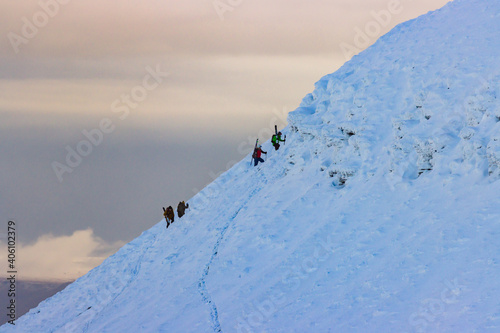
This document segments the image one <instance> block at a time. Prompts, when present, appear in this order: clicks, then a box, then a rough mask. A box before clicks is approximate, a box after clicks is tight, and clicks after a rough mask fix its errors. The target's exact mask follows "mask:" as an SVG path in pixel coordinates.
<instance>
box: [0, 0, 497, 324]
mask: <svg viewBox="0 0 500 333" xmlns="http://www.w3.org/2000/svg"><path fill="white" fill-rule="evenodd" d="M499 35H500V2H498V1H497V0H481V1H478V0H456V1H454V2H452V3H450V4H448V5H447V6H445V7H444V8H443V9H441V10H438V11H436V12H432V13H429V14H427V15H425V16H422V17H420V18H418V19H415V20H412V21H410V22H407V23H404V24H401V25H399V26H397V27H396V28H395V29H393V30H392V31H391V32H390V33H389V34H387V35H385V36H384V37H382V38H381V39H380V40H379V41H378V42H377V43H376V44H375V45H374V46H372V47H371V48H369V49H368V50H366V51H365V52H363V53H361V54H360V55H359V56H356V57H354V58H353V59H352V60H351V61H350V62H348V63H347V64H346V65H345V66H344V67H342V68H341V69H340V70H339V71H337V72H336V73H334V74H331V75H328V76H325V77H324V78H322V79H321V80H320V81H319V82H318V83H317V84H316V89H315V90H314V92H313V93H312V94H310V95H308V96H306V97H305V98H304V101H303V103H302V104H301V106H300V107H299V108H298V109H297V110H296V111H294V112H292V113H291V114H290V116H289V126H288V127H287V128H286V129H285V130H284V131H283V132H284V133H285V134H286V135H287V141H286V144H285V145H283V146H282V148H281V149H280V150H279V151H278V152H275V151H274V150H273V148H272V147H271V146H270V144H269V143H266V144H265V145H264V150H267V151H268V152H269V154H268V158H267V161H266V162H265V163H264V164H262V165H259V166H258V167H256V168H254V167H250V164H249V158H245V159H244V160H243V161H242V162H240V163H239V164H237V165H236V166H235V167H233V168H232V169H231V170H229V171H228V172H226V173H224V174H223V175H222V176H220V177H219V178H218V179H217V180H216V181H215V182H213V183H212V184H211V185H209V186H208V187H207V188H205V189H204V190H203V191H201V192H200V193H199V194H198V195H196V196H195V197H194V198H193V199H192V200H190V202H189V203H190V206H191V207H192V208H191V209H190V210H188V212H187V214H186V215H185V216H184V217H183V218H182V219H181V220H179V221H176V222H175V223H174V224H173V225H172V226H171V227H170V228H169V229H168V230H166V229H165V226H164V222H160V223H158V224H157V225H156V226H155V227H153V228H151V229H150V230H148V231H146V232H144V233H143V234H142V235H141V236H140V237H138V238H137V239H136V240H134V241H133V242H131V243H129V244H127V245H126V246H124V247H123V248H122V249H121V250H120V251H118V252H117V253H116V254H115V255H113V256H111V257H110V258H108V259H107V260H106V261H105V262H104V263H103V264H102V265H100V266H99V267H97V268H95V269H94V270H92V271H91V272H89V273H88V274H87V275H85V276H84V277H82V278H80V279H78V280H77V281H76V282H75V283H73V284H71V285H70V286H68V287H67V288H66V289H65V290H64V291H62V292H60V293H58V294H57V295H55V296H54V297H52V298H50V299H48V300H46V301H44V302H42V303H41V304H40V305H39V306H38V308H36V309H33V310H31V311H30V312H29V313H28V314H26V315H25V316H23V317H22V318H20V319H18V321H17V323H16V326H15V327H12V326H9V325H4V326H3V327H1V328H0V331H1V332H11V331H18V332H500V282H499V281H500V278H499V276H500V266H499V265H500V241H499V239H500V205H499V204H498V194H499V193H500V181H499V178H500V102H499V100H498V96H500V75H499V74H498V70H500V57H499V54H500V39H499V38H498V36H499Z"/></svg>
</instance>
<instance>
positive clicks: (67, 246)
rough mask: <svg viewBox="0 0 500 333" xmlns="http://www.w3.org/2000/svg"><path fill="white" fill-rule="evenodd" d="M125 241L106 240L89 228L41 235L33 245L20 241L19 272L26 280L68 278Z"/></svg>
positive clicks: (114, 250)
mask: <svg viewBox="0 0 500 333" xmlns="http://www.w3.org/2000/svg"><path fill="white" fill-rule="evenodd" d="M124 244H125V243H124V242H121V241H118V242H115V243H107V242H105V241H104V240H103V239H101V238H99V237H97V236H96V235H94V231H93V230H92V229H87V230H79V231H75V232H74V233H73V234H72V235H71V236H60V237H55V236H53V235H51V234H48V235H43V236H41V237H39V238H38V240H37V241H36V242H35V243H34V244H32V245H24V244H22V243H21V244H19V246H18V253H19V256H18V259H17V260H18V272H19V276H20V277H21V278H23V279H25V280H37V281H45V280H47V281H48V280H61V281H71V280H74V279H76V278H78V277H80V276H82V275H84V274H85V273H87V272H88V271H89V270H91V269H92V268H94V267H96V266H98V265H100V264H101V263H102V261H103V260H104V259H106V258H107V257H108V256H110V255H111V254H113V253H115V252H116V251H117V250H118V249H119V248H120V247H121V246H123V245H124Z"/></svg>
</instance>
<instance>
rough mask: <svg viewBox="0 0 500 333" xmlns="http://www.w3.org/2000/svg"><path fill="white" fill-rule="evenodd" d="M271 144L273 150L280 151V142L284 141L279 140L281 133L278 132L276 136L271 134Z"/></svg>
mask: <svg viewBox="0 0 500 333" xmlns="http://www.w3.org/2000/svg"><path fill="white" fill-rule="evenodd" d="M271 142H272V144H273V146H274V149H276V150H278V149H280V142H285V140H283V139H282V138H281V132H278V133H277V134H273V137H272V138H271Z"/></svg>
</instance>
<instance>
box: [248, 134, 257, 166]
mask: <svg viewBox="0 0 500 333" xmlns="http://www.w3.org/2000/svg"><path fill="white" fill-rule="evenodd" d="M258 144H259V139H257V140H255V147H254V148H253V151H252V159H251V160H250V166H252V162H253V158H254V154H255V149H257V145H258Z"/></svg>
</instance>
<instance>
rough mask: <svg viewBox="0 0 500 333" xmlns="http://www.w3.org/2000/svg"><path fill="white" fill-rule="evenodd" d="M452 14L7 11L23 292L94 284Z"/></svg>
mask: <svg viewBox="0 0 500 333" xmlns="http://www.w3.org/2000/svg"><path fill="white" fill-rule="evenodd" d="M447 2H448V1H447V0H419V1H412V0H400V1H398V0H390V1H388V0H330V1H325V0H311V1H297V0H286V1H285V0H276V1H264V0H254V1H244V0H184V1H173V0H164V1H151V0H128V1H124V0H120V1H118V0H108V1H98V0H87V1H76V0H73V1H71V0H40V1H22V2H19V1H9V0H0V35H1V36H2V38H1V39H0V119H1V120H0V170H1V173H0V218H1V219H2V225H3V227H2V228H3V230H0V241H1V242H2V248H4V250H2V253H1V254H0V260H2V265H3V263H4V262H6V249H5V242H6V232H7V222H8V221H9V220H14V221H15V222H16V238H17V247H18V249H17V251H18V265H19V277H20V278H22V279H29V280H43V281H69V280H73V279H75V278H77V277H79V276H81V275H83V274H85V273H86V272H87V271H88V270H89V269H91V268H93V267H95V266H96V265H98V264H99V263H100V262H102V260H103V259H104V258H106V257H107V256H109V255H110V254H112V253H114V252H115V251H116V250H117V249H118V248H119V247H120V246H122V245H124V244H125V243H127V242H129V241H131V240H132V239H134V238H135V237H137V236H138V235H140V234H141V232H142V231H144V230H146V229H148V228H150V227H151V226H153V225H154V224H156V223H157V222H159V221H160V220H162V218H163V216H162V207H164V206H167V205H172V206H174V207H176V205H177V203H178V202H179V201H181V200H188V199H189V198H191V197H192V196H193V195H194V194H196V193H197V192H198V191H199V190H200V189H202V188H203V187H204V186H205V185H206V184H208V183H210V182H211V181H212V180H214V179H215V178H216V177H217V175H218V174H220V173H221V172H223V171H225V170H226V169H227V168H229V167H230V166H231V165H232V164H234V163H235V162H236V161H239V160H241V159H242V158H248V157H249V156H248V154H249V153H250V151H251V150H252V146H253V144H254V142H255V139H256V138H257V137H259V138H260V139H261V140H266V139H269V137H270V136H271V131H273V130H274V125H275V124H276V125H278V127H280V128H282V127H284V126H285V125H286V114H287V113H288V112H289V111H292V110H294V109H295V108H296V107H298V105H299V104H300V101H301V99H302V98H303V97H304V96H305V95H306V94H308V93H309V92H311V91H312V90H313V88H314V83H315V82H316V81H318V80H319V79H320V78H321V77H322V76H323V75H326V74H329V73H332V72H334V71H335V70H337V69H338V68H340V67H341V66H342V64H343V63H345V62H346V61H348V60H349V59H350V58H351V57H352V56H353V55H354V54H356V53H358V52H359V51H361V50H363V49H365V48H366V47H368V46H369V45H371V44H373V43H374V42H375V41H376V40H377V38H378V37H380V36H382V35H383V34H384V33H386V32H388V31H389V30H390V29H391V28H393V27H394V26H395V25H397V24H398V23H401V22H404V21H407V20H409V19H412V18H415V17H417V16H419V15H422V14H425V13H426V12H428V11H430V10H435V9H437V8H440V7H442V6H443V5H444V4H446V3H447ZM75 155H76V156H75ZM5 272H6V270H5V269H3V266H2V271H1V272H0V274H1V275H4V274H5Z"/></svg>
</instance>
